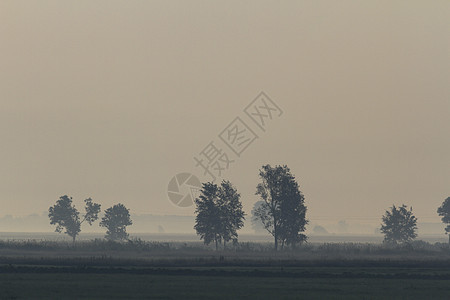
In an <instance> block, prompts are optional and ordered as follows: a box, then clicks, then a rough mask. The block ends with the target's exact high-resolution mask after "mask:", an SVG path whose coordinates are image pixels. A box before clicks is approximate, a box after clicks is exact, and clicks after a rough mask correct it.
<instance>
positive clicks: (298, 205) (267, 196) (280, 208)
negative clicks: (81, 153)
mask: <svg viewBox="0 0 450 300" xmlns="http://www.w3.org/2000/svg"><path fill="white" fill-rule="evenodd" d="M259 177H260V178H261V181H262V182H261V183H259V184H258V185H257V187H256V195H259V196H260V197H261V200H262V201H263V203H262V204H261V205H260V206H259V207H258V208H256V209H254V216H255V219H256V220H260V221H261V223H262V224H263V225H264V228H265V229H266V230H267V231H268V232H269V233H270V234H272V235H273V237H274V241H275V250H277V249H278V243H279V242H281V247H282V248H283V247H284V245H285V244H288V245H291V246H292V247H295V245H296V244H297V243H298V242H303V241H305V240H306V235H304V234H302V233H301V232H304V231H305V226H306V224H308V220H306V206H305V204H304V200H305V197H304V196H303V194H302V193H301V192H300V190H299V186H298V183H297V182H296V181H295V177H294V175H292V174H291V171H290V170H289V168H288V167H287V166H275V167H271V166H270V165H265V166H263V167H262V169H261V170H260V172H259Z"/></svg>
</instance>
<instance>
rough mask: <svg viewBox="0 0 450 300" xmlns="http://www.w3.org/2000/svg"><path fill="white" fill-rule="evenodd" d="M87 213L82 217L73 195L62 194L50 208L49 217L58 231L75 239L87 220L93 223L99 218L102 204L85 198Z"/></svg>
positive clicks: (90, 223)
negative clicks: (74, 202)
mask: <svg viewBox="0 0 450 300" xmlns="http://www.w3.org/2000/svg"><path fill="white" fill-rule="evenodd" d="M84 202H85V214H84V215H83V219H80V212H79V211H78V210H77V209H76V208H75V205H73V204H72V197H69V196H67V195H64V196H61V197H60V198H59V200H57V201H56V204H55V205H53V206H51V207H50V208H49V209H48V212H49V213H48V217H49V218H50V224H51V225H56V229H55V231H56V232H62V231H63V230H65V231H64V233H65V234H67V235H68V236H70V237H72V239H73V241H74V242H75V239H76V237H77V235H78V234H79V233H80V231H81V224H82V223H83V222H84V221H87V222H88V223H89V225H92V223H93V222H95V221H96V220H97V219H98V213H99V212H100V204H97V203H94V202H93V201H92V199H91V198H88V199H86V200H84Z"/></svg>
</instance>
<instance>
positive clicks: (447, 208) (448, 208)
mask: <svg viewBox="0 0 450 300" xmlns="http://www.w3.org/2000/svg"><path fill="white" fill-rule="evenodd" d="M437 213H438V214H439V216H441V217H442V218H441V220H442V223H444V224H447V226H446V227H445V234H448V244H449V246H450V197H448V198H447V199H445V200H444V202H442V205H441V206H440V207H439V208H438V209H437Z"/></svg>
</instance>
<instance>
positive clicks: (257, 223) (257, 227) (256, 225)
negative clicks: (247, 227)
mask: <svg viewBox="0 0 450 300" xmlns="http://www.w3.org/2000/svg"><path fill="white" fill-rule="evenodd" d="M263 204H264V201H256V202H255V204H253V209H252V212H251V214H252V219H251V221H252V228H253V230H254V231H255V233H257V234H258V233H261V232H266V229H265V228H264V224H263V223H262V222H261V219H260V218H259V217H258V215H256V211H257V210H258V209H259V208H262V207H263Z"/></svg>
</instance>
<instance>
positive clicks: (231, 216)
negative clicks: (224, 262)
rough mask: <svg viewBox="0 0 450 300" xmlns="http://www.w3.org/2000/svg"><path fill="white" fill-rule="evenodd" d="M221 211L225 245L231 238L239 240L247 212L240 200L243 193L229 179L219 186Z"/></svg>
mask: <svg viewBox="0 0 450 300" xmlns="http://www.w3.org/2000/svg"><path fill="white" fill-rule="evenodd" d="M218 196H219V211H220V215H221V219H223V220H222V225H223V226H222V239H223V245H224V247H225V243H226V242H228V241H230V240H237V238H238V234H237V231H238V230H239V229H241V228H242V226H244V220H245V213H244V211H243V209H242V203H241V201H240V198H241V195H240V194H239V193H238V192H237V189H236V188H235V187H234V186H233V185H232V184H231V182H229V181H225V180H224V181H222V184H221V186H220V188H219V194H218Z"/></svg>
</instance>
